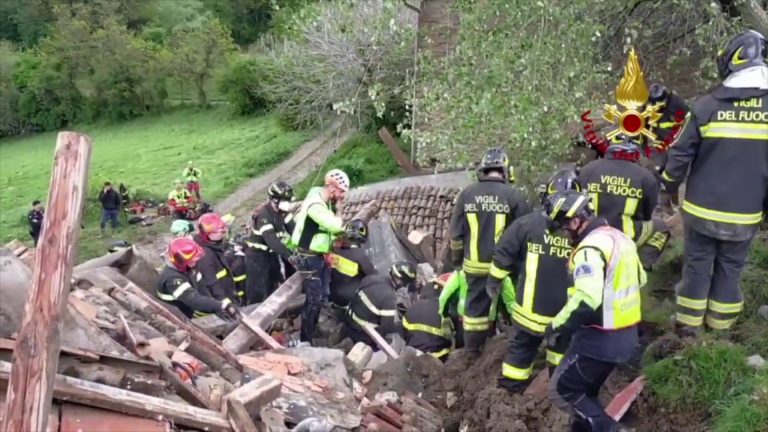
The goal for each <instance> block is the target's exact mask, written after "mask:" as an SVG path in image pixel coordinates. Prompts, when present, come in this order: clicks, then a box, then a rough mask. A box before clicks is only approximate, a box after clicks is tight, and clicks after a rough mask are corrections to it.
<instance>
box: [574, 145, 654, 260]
mask: <svg viewBox="0 0 768 432" xmlns="http://www.w3.org/2000/svg"><path fill="white" fill-rule="evenodd" d="M619 139H620V142H618V143H612V144H611V145H610V146H609V147H608V151H607V152H606V155H605V158H604V159H596V160H594V161H592V162H590V163H588V164H587V165H586V166H584V167H583V168H582V169H581V170H580V171H579V183H580V184H581V187H582V189H583V190H584V191H586V192H587V193H588V195H589V197H590V198H591V200H592V205H593V206H594V208H595V214H597V215H600V216H603V217H605V219H606V220H607V221H608V223H609V224H610V225H611V226H612V227H614V228H616V229H619V230H621V231H623V232H624V234H626V235H627V237H629V238H631V239H632V240H634V241H635V243H636V244H637V246H638V248H640V257H641V259H642V260H643V267H644V268H645V269H647V270H649V269H650V268H651V267H652V266H653V264H654V263H655V262H656V261H657V260H658V259H659V257H660V256H661V253H662V251H663V250H664V247H665V246H666V244H667V241H668V240H669V228H668V227H667V225H666V223H664V221H663V220H662V219H659V218H653V209H654V208H656V205H657V204H658V202H659V182H658V180H657V179H656V177H654V174H653V173H651V172H650V171H649V170H647V169H645V168H643V167H642V166H640V164H638V163H637V162H638V161H639V160H640V157H641V149H640V145H639V144H638V143H637V142H635V141H634V140H633V139H631V138H629V137H626V136H621V137H620V138H619Z"/></svg>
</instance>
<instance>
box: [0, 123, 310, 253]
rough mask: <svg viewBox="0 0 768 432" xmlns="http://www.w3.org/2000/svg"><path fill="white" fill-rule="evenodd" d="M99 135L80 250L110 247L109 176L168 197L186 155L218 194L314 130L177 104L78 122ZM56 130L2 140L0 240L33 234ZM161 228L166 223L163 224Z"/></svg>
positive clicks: (129, 231)
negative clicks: (102, 215)
mask: <svg viewBox="0 0 768 432" xmlns="http://www.w3.org/2000/svg"><path fill="white" fill-rule="evenodd" d="M73 129H74V130H77V131H81V132H84V133H86V134H88V135H89V136H90V137H91V138H92V139H93V154H92V157H91V169H90V180H89V196H88V198H89V207H88V209H87V211H86V221H85V225H86V229H85V232H84V233H83V240H82V243H83V244H82V247H81V249H82V250H81V257H87V256H93V255H98V254H101V253H103V252H104V249H103V247H104V242H101V241H97V240H96V239H95V237H96V235H97V234H98V217H99V211H98V208H99V207H98V203H97V202H96V196H97V194H98V190H99V189H100V187H101V185H102V184H103V183H104V181H106V180H109V181H112V182H113V183H114V184H119V183H120V182H123V183H125V184H126V185H127V186H128V187H129V189H130V190H131V192H132V194H135V193H138V194H139V195H140V196H144V197H155V198H159V199H162V200H164V199H165V197H166V196H167V194H168V192H169V191H170V190H171V189H172V188H173V181H174V179H177V178H180V177H181V172H182V170H183V169H184V167H185V166H186V163H187V161H189V160H194V161H195V163H196V164H197V166H198V167H199V168H200V169H201V170H202V172H203V177H202V179H201V184H202V194H203V198H204V199H205V200H206V201H210V202H214V203H215V202H216V201H217V200H219V199H221V198H223V197H224V196H226V195H227V194H228V193H230V192H232V191H233V190H234V189H235V188H237V186H239V185H240V184H241V183H242V182H243V181H245V180H247V179H248V178H251V177H254V176H257V175H259V174H261V173H262V172H264V171H265V170H267V169H268V168H270V167H271V166H273V165H275V164H276V163H278V162H280V161H281V160H283V159H284V158H286V157H288V156H289V155H290V154H291V153H292V152H293V151H294V150H296V149H297V148H298V147H299V146H300V145H301V144H302V143H303V142H304V141H305V140H306V139H307V138H308V137H309V136H310V133H307V132H288V131H285V130H284V129H283V128H282V127H281V126H280V125H279V123H278V121H277V120H276V119H275V118H274V117H271V116H267V117H261V118H256V119H253V118H233V117H230V116H229V114H228V113H227V111H226V110H225V109H216V110H211V111H193V110H185V111H178V112H174V113H170V114H166V115H163V116H157V117H148V118H142V119H138V120H135V121H130V122H127V123H122V124H119V125H85V126H82V127H77V128H73ZM55 142H56V133H45V134H40V135H35V136H31V137H26V138H14V139H7V140H0V190H2V193H0V240H2V241H3V242H6V241H8V240H10V239H13V238H18V239H20V240H23V241H31V239H30V238H29V235H28V234H27V222H26V213H27V211H28V210H29V207H30V204H31V202H32V200H34V199H41V200H45V199H46V197H47V190H48V184H49V181H50V173H51V167H52V160H53V150H54V148H55ZM158 229H160V227H158ZM152 231H153V229H152V228H149V229H148V228H135V227H130V228H124V231H123V232H121V233H119V234H118V235H117V236H115V238H125V239H128V240H136V239H137V238H139V236H142V235H147V234H152Z"/></svg>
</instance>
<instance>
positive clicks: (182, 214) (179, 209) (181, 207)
mask: <svg viewBox="0 0 768 432" xmlns="http://www.w3.org/2000/svg"><path fill="white" fill-rule="evenodd" d="M174 186H175V187H174V189H173V190H172V191H171V192H170V193H168V206H169V207H170V208H171V214H172V216H173V218H174V219H194V218H193V217H191V216H193V215H194V204H193V202H194V199H193V198H192V195H191V194H190V193H189V191H188V190H187V189H186V188H185V187H184V183H182V182H181V180H176V181H175V182H174Z"/></svg>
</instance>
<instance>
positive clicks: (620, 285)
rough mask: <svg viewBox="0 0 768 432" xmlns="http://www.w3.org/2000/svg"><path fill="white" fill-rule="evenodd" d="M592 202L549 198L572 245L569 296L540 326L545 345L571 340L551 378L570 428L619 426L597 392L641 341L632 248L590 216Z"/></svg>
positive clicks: (573, 196) (568, 195) (555, 221)
mask: <svg viewBox="0 0 768 432" xmlns="http://www.w3.org/2000/svg"><path fill="white" fill-rule="evenodd" d="M589 201H590V199H589V197H588V196H587V195H586V194H583V193H579V192H574V191H567V192H561V193H558V194H555V195H553V196H552V197H550V199H549V201H548V203H547V215H548V216H549V218H550V231H556V230H559V229H562V230H564V231H565V233H566V235H567V236H568V238H569V240H570V241H571V244H572V245H573V246H574V247H575V249H574V251H573V253H572V254H571V256H570V259H569V263H568V269H569V273H570V274H571V275H572V276H573V285H574V290H573V294H572V295H571V296H570V297H569V298H568V301H567V303H566V304H565V306H564V307H563V309H562V310H560V312H558V314H557V315H556V316H555V317H554V318H553V319H552V322H551V323H550V324H549V325H548V326H547V328H546V329H545V331H544V335H545V339H546V340H547V347H548V348H550V349H551V348H553V347H558V349H559V347H561V346H564V345H567V346H568V349H567V350H566V353H565V355H564V356H563V358H562V360H561V361H560V364H559V365H558V366H557V368H556V369H555V372H554V374H553V375H552V378H551V380H550V400H551V401H552V403H553V405H555V406H556V407H558V408H560V409H562V410H564V411H566V412H568V413H570V414H571V416H572V421H573V422H572V425H571V430H572V431H600V432H603V431H605V432H608V431H619V430H622V429H621V428H620V425H619V424H618V423H616V421H614V420H613V419H612V418H611V417H610V416H608V415H607V414H606V413H605V410H604V409H603V407H602V405H601V404H600V401H599V400H598V393H599V392H600V387H602V385H603V383H604V382H605V380H606V379H607V378H608V375H610V373H611V372H612V371H613V369H615V368H616V366H617V365H618V364H620V363H623V362H626V361H627V360H629V359H630V358H631V357H632V356H633V355H634V354H635V352H636V350H637V347H638V346H639V336H638V329H637V326H638V324H639V323H640V318H641V304H640V289H641V288H642V287H643V286H644V285H645V283H646V281H647V280H646V274H645V271H644V270H643V267H642V264H641V263H640V258H639V256H638V254H637V246H636V245H635V244H634V242H633V241H632V240H631V239H630V238H629V237H628V236H626V235H625V234H624V233H622V232H621V231H619V230H618V229H615V228H613V227H611V226H609V225H608V224H607V222H606V220H605V218H603V217H600V216H598V217H595V216H594V214H593V212H592V210H591V206H590V203H589ZM569 340H570V343H568V341H569Z"/></svg>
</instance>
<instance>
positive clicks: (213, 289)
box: [193, 213, 245, 304]
mask: <svg viewBox="0 0 768 432" xmlns="http://www.w3.org/2000/svg"><path fill="white" fill-rule="evenodd" d="M197 231H198V233H197V234H196V235H195V236H194V237H193V238H194V240H195V242H197V244H199V245H200V247H202V248H203V250H204V251H205V255H204V256H203V258H202V259H201V260H200V262H199V263H198V265H197V269H198V270H199V271H200V273H202V275H203V285H205V287H206V288H207V289H208V291H209V292H210V293H211V294H212V295H213V297H215V298H216V299H217V300H222V301H223V300H225V299H229V300H230V301H232V302H233V303H234V304H241V302H242V301H243V300H244V299H245V292H242V291H240V292H238V291H237V281H235V279H234V276H233V272H232V268H231V252H230V251H229V249H231V247H232V245H231V244H229V242H228V241H227V225H226V224H225V223H224V221H223V220H222V219H221V216H219V215H218V214H217V213H206V214H204V215H202V216H200V219H199V220H198V221H197Z"/></svg>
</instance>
